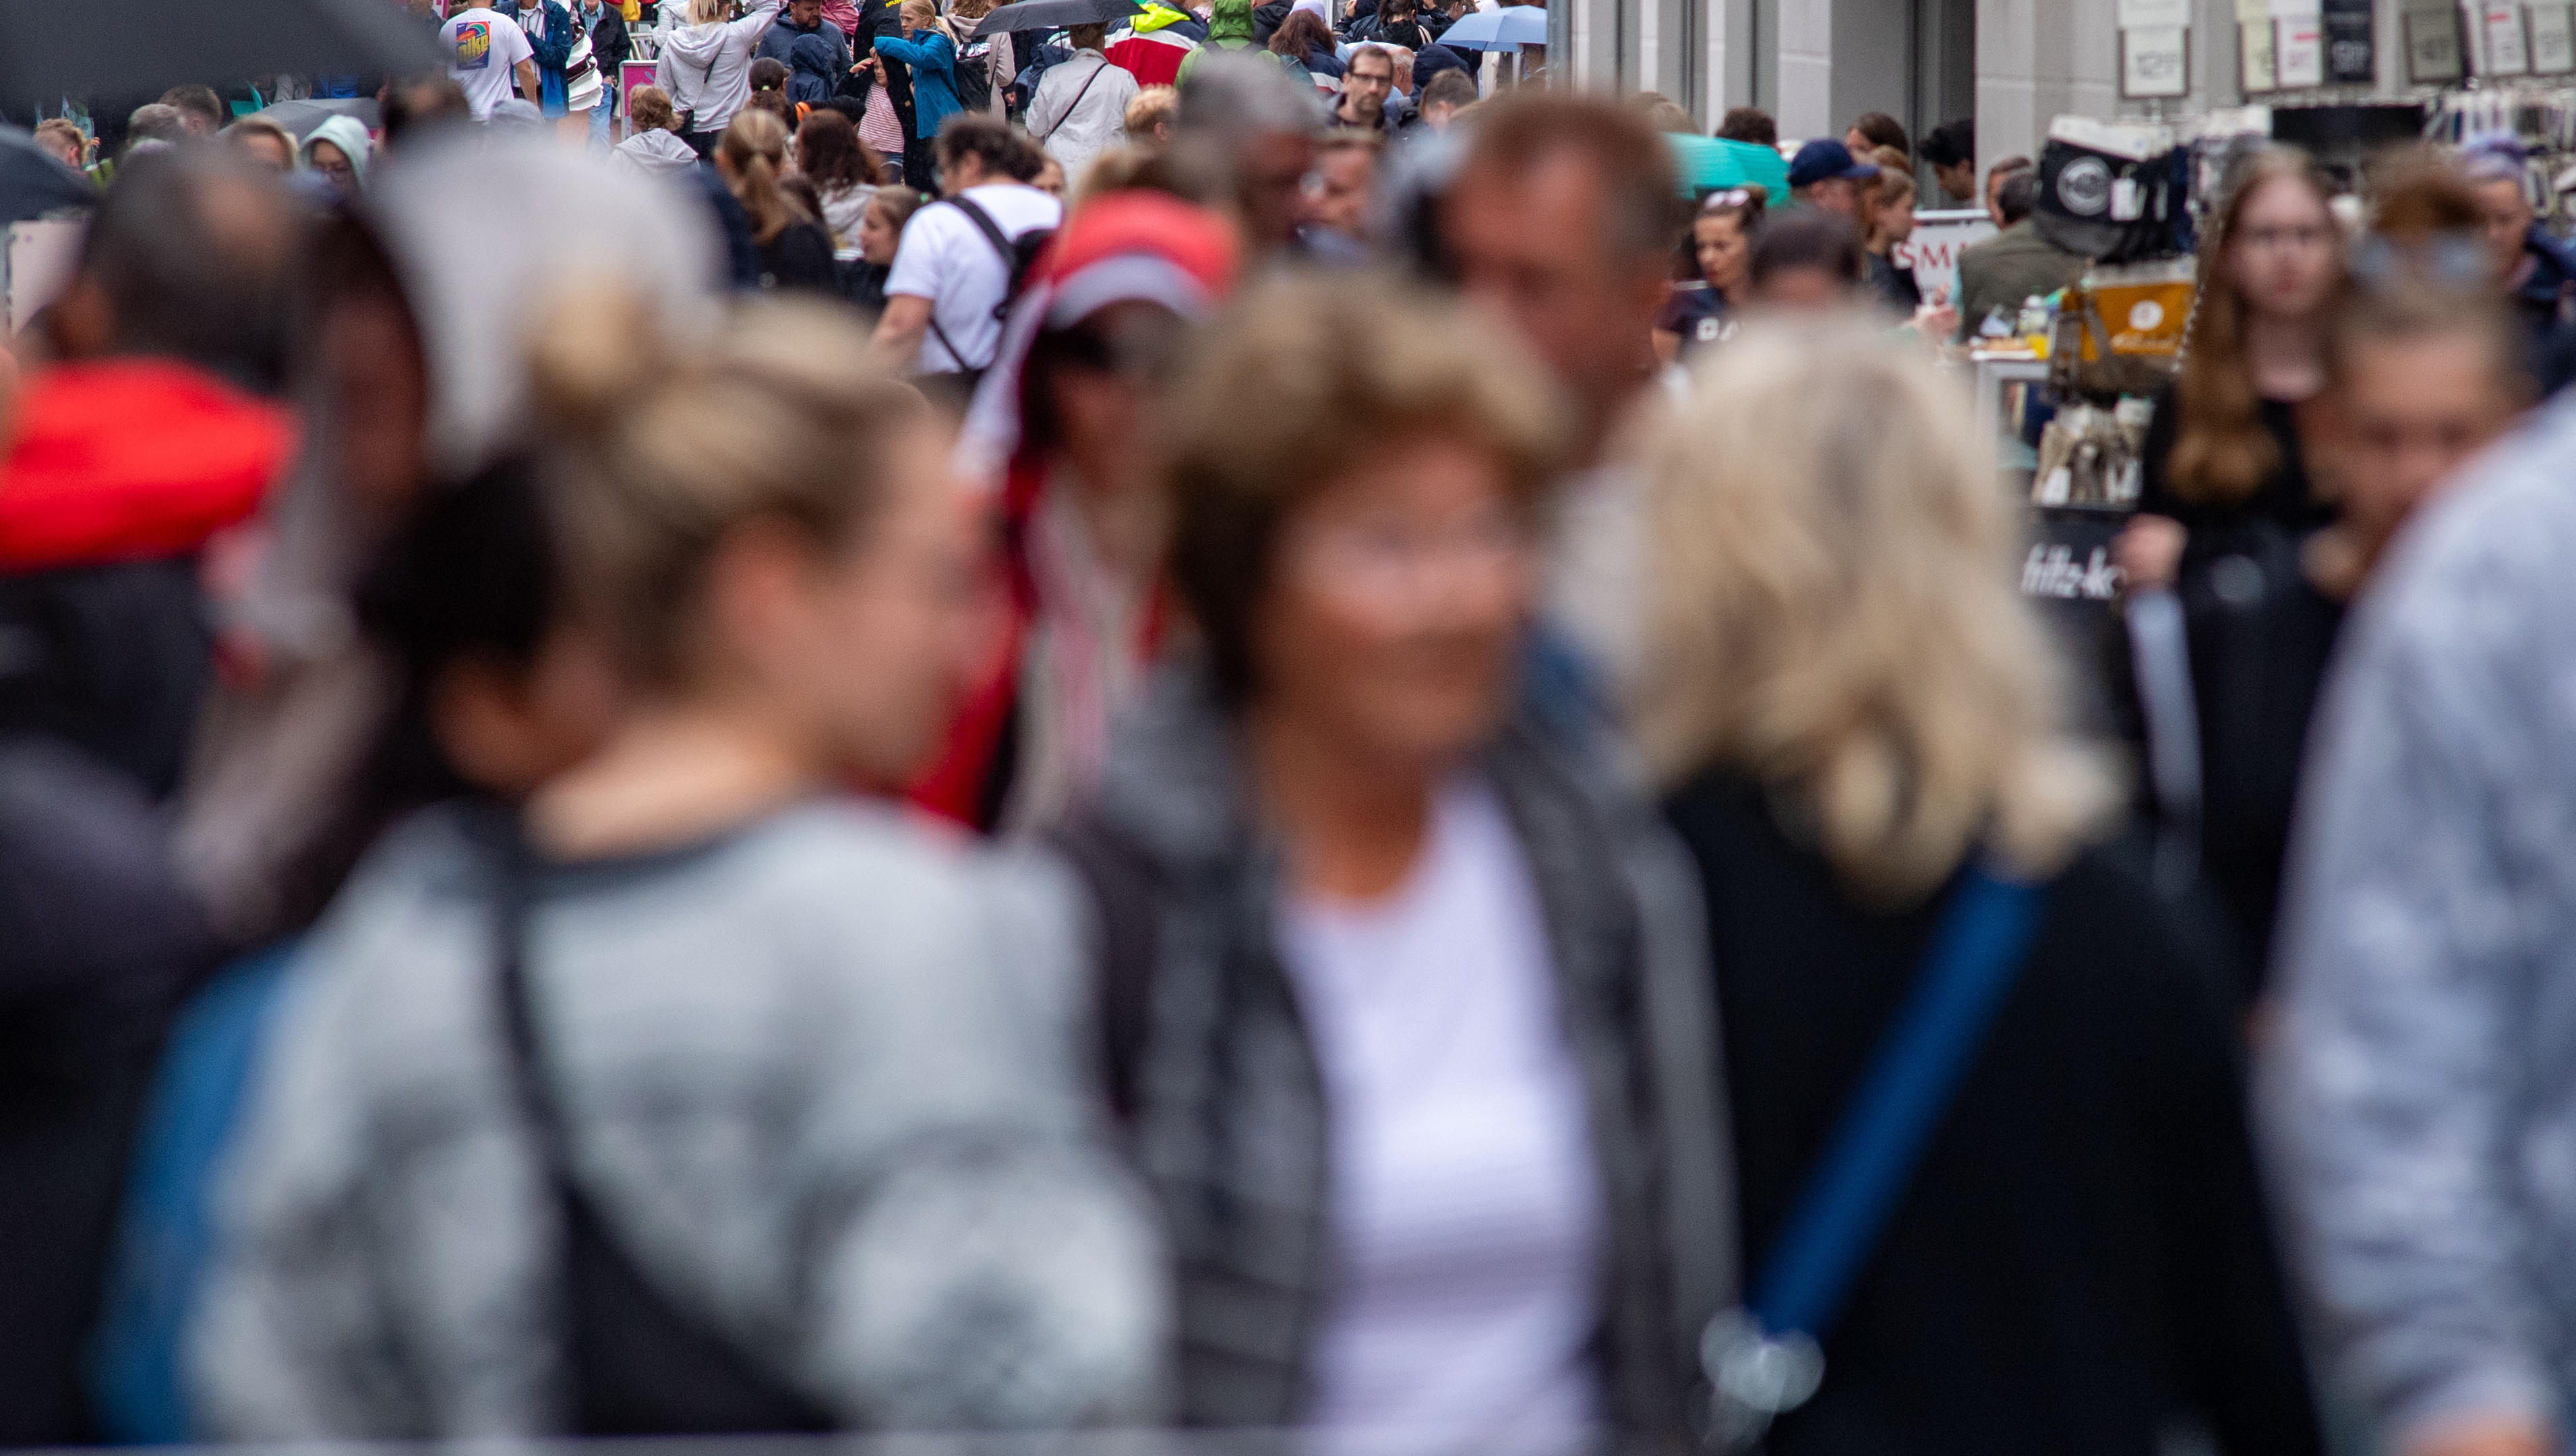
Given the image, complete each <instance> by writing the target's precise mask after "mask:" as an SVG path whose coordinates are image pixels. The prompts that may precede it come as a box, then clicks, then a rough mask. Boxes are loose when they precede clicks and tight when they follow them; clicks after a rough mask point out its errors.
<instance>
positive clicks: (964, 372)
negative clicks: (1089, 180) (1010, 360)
mask: <svg viewBox="0 0 2576 1456" xmlns="http://www.w3.org/2000/svg"><path fill="white" fill-rule="evenodd" d="M945 205H946V206H949V207H953V208H956V209H957V210H958V211H959V212H962V213H964V214H965V215H966V220H967V221H968V222H971V223H973V224H974V225H975V229H976V231H978V232H980V233H982V234H983V235H984V241H986V242H988V243H990V244H992V245H993V251H994V252H996V253H999V254H1001V255H1002V267H1003V268H1004V270H1005V271H1007V272H1008V273H1009V275H1010V281H1009V283H1008V284H1006V285H1005V286H1004V287H1003V289H1002V301H1001V302H999V303H996V304H994V305H993V319H994V322H996V323H1000V322H1005V321H1007V320H1008V319H1009V318H1010V315H1011V307H1012V305H1014V304H1016V303H1018V302H1019V301H1020V294H1021V292H1022V291H1023V290H1025V289H1026V288H1027V287H1028V282H1029V268H1030V265H1032V264H1034V263H1036V262H1037V260H1038V252H1039V250H1041V249H1043V248H1044V247H1046V245H1047V244H1048V243H1049V242H1050V241H1052V240H1053V239H1054V238H1055V229H1054V228H1031V229H1029V230H1028V231H1027V232H1024V233H1022V234H1020V235H1019V236H1018V237H1016V238H1014V237H1012V236H1011V235H1009V234H1008V233H1005V232H1003V231H1002V225H1001V224H1000V223H998V222H995V221H993V215H992V214H991V213H989V212H986V211H985V210H984V209H983V207H982V206H981V205H980V204H978V203H977V202H976V201H975V199H973V198H971V197H968V196H967V195H966V194H964V193H962V192H961V193H959V194H958V195H956V196H955V197H951V198H948V199H947V200H946V203H945ZM930 332H931V335H932V336H933V337H935V338H937V339H938V340H939V347H941V348H943V349H946V350H947V351H948V357H949V358H951V359H954V360H956V361H957V362H958V363H959V364H960V365H964V364H965V363H966V355H965V353H964V352H963V351H961V350H960V349H959V348H958V347H957V344H956V342H955V341H954V340H952V339H950V338H949V337H948V331H947V330H946V329H943V328H941V327H940V326H939V310H938V309H937V308H936V307H933V308H932V309H931V311H930ZM990 367H992V361H991V360H989V359H988V360H986V361H985V362H984V363H982V364H977V365H973V366H971V367H967V368H963V369H960V370H956V371H953V373H954V376H955V377H954V379H953V380H951V381H949V383H950V385H951V387H953V388H956V389H959V390H962V391H963V392H964V393H965V394H967V395H972V394H973V393H974V389H975V385H976V383H977V382H978V381H980V380H981V379H982V378H983V374H984V371H985V370H986V369H988V368H990ZM939 377H940V376H938V375H924V376H922V378H923V379H934V378H939ZM914 382H915V383H919V382H920V380H915V381H914Z"/></svg>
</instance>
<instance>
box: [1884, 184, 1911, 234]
mask: <svg viewBox="0 0 2576 1456" xmlns="http://www.w3.org/2000/svg"><path fill="white" fill-rule="evenodd" d="M1878 236H1879V238H1880V240H1881V241H1883V242H1889V243H1901V242H1904V241H1905V240H1906V239H1907V238H1910V237H1912V236H1914V194H1913V193H1911V192H1900V193H1898V194H1896V195H1895V196H1894V197H1892V198H1889V199H1887V200H1886V201H1884V202H1881V203H1880V204H1879V207H1878Z"/></svg>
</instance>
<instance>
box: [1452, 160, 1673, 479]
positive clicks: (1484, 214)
mask: <svg viewBox="0 0 2576 1456" xmlns="http://www.w3.org/2000/svg"><path fill="white" fill-rule="evenodd" d="M1605 200H1606V199H1604V197H1603V195H1602V187H1601V184H1600V182H1599V180H1598V179H1596V178H1595V177H1594V176H1593V174H1592V170H1591V167H1590V166H1589V164H1588V163H1587V162H1586V161H1585V160H1584V158H1583V157H1582V155H1581V154H1580V153H1576V152H1573V151H1571V150H1567V151H1561V152H1558V153H1557V154H1556V155H1555V156H1553V157H1550V158H1546V159H1544V160H1541V161H1539V162H1538V163H1537V164H1535V165H1533V166H1530V167H1528V168H1526V169H1525V170H1523V171H1522V172H1520V173H1519V174H1518V175H1508V174H1505V173H1503V172H1502V171H1501V170H1500V169H1498V168H1486V169H1484V170H1481V171H1478V172H1471V173H1469V174H1468V175H1466V176H1464V177H1461V178H1460V179H1459V181H1458V183H1457V185H1456V186H1455V187H1453V188H1451V189H1450V194H1449V199H1448V202H1447V204H1446V210H1445V213H1444V216H1443V219H1442V221H1443V225H1444V226H1443V231H1444V232H1445V233H1446V235H1447V243H1448V246H1449V251H1450V253H1451V255H1452V256H1453V257H1454V258H1455V259H1456V260H1457V264H1458V268H1459V271H1460V274H1461V275H1462V281H1463V282H1464V283H1465V285H1466V289H1467V294H1468V297H1469V298H1470V299H1472V300H1473V301H1474V302H1475V303H1476V304H1477V305H1478V306H1479V307H1482V308H1484V309H1485V310H1486V311H1488V312H1489V313H1491V314H1493V315H1494V316H1495V317H1496V318H1498V319H1500V320H1502V321H1503V322H1504V323H1505V324H1506V325H1508V326H1509V327H1511V328H1512V329H1513V330H1514V331H1516V332H1517V333H1519V335H1520V336H1521V338H1522V340H1523V341H1524V342H1526V343H1527V344H1528V345H1529V346H1530V347H1531V348H1532V349H1534V350H1536V351H1537V353H1538V354H1539V357H1541V358H1542V359H1545V360H1546V361H1547V363H1548V364H1549V366H1550V367H1551V368H1552V369H1553V370H1554V371H1555V373H1556V376H1557V380H1558V382H1559V383H1560V384H1561V385H1562V386H1563V387H1564V388H1565V389H1566V390H1567V391H1568V392H1569V393H1571V394H1572V395H1573V396H1574V397H1575V399H1576V401H1577V402H1578V403H1580V404H1581V405H1583V406H1584V410H1585V414H1586V415H1587V417H1588V418H1589V420H1590V423H1591V424H1592V426H1593V429H1594V431H1595V433H1596V434H1597V433H1598V432H1599V431H1600V430H1602V429H1604V428H1606V426H1607V424H1608V422H1609V419H1610V417H1611V416H1612V415H1613V414H1615V413H1616V411H1617V409H1618V408H1619V406H1620V405H1621V404H1623V403H1624V402H1625V401H1626V400H1627V398H1628V397H1629V395H1630V394H1631V393H1632V392H1634V391H1635V390H1636V388H1637V387H1638V386H1639V385H1641V384H1643V383H1644V382H1645V380H1646V378H1647V377H1648V371H1649V369H1650V368H1651V365H1652V363H1653V358H1654V356H1653V354H1652V353H1651V352H1650V351H1649V346H1648V344H1647V336H1648V335H1649V334H1650V333H1651V332H1652V331H1653V329H1654V325H1655V312H1656V310H1657V309H1658V308H1660V307H1661V306H1662V304H1663V298H1664V272H1665V259H1666V257H1668V256H1669V255H1658V256H1647V257H1642V258H1623V257H1620V256H1618V255H1617V254H1616V253H1614V252H1613V251H1612V249H1611V247H1610V244H1609V239H1608V238H1607V237H1605V236H1604V230H1605V227H1606V222H1605V219H1604V217H1603V211H1604V203H1605Z"/></svg>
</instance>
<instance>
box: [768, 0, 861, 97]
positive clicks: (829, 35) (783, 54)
mask: <svg viewBox="0 0 2576 1456" xmlns="http://www.w3.org/2000/svg"><path fill="white" fill-rule="evenodd" d="M850 18H851V23H852V24H856V23H857V21H858V13H857V12H856V11H852V12H851V16H850ZM807 36H814V37H816V38H819V39H821V40H823V41H825V42H827V43H828V49H827V50H826V51H825V53H824V58H825V60H826V61H827V62H828V66H827V69H828V71H829V73H830V76H831V83H832V90H837V89H839V87H840V84H841V78H842V77H843V76H846V75H848V74H849V73H850V37H849V35H848V34H847V33H846V32H844V31H843V30H842V29H841V28H840V26H838V25H836V24H834V23H833V22H832V20H831V18H830V17H829V16H826V17H823V18H821V19H818V20H816V21H815V22H814V28H813V29H812V30H799V29H797V28H796V23H795V22H794V21H792V20H789V19H788V18H787V17H786V15H784V14H781V15H780V16H779V17H778V23H777V24H776V25H773V26H771V27H770V28H769V33H768V34H767V35H764V36H762V37H761V38H760V46H759V48H758V49H757V50H754V51H753V52H752V57H753V58H754V59H755V60H756V59H758V58H760V57H762V56H767V57H768V58H769V59H771V60H773V61H776V62H778V63H779V64H780V65H782V66H785V67H786V68H787V69H788V70H790V71H793V70H795V69H796V43H797V42H798V41H800V40H803V39H805V38H806V37H807ZM823 94H824V95H825V96H829V95H830V94H831V90H827V91H825V92H824V93H823ZM788 99H789V100H791V101H793V100H797V99H799V98H796V97H793V96H791V97H789V98H788Z"/></svg>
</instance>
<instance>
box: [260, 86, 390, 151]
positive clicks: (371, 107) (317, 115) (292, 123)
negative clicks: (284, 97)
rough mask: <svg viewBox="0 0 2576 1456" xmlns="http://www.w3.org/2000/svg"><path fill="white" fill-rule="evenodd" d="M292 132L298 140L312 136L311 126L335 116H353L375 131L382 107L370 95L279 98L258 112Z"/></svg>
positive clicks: (382, 121)
mask: <svg viewBox="0 0 2576 1456" xmlns="http://www.w3.org/2000/svg"><path fill="white" fill-rule="evenodd" d="M258 114H259V115H261V116H264V117H266V118H268V119H269V120H270V121H273V122H276V123H277V124H278V125H279V126H282V127H284V128H286V129H287V130H288V131H290V132H293V133H294V134H295V139H296V140H297V141H299V142H300V141H302V140H304V139H305V138H306V137H309V136H311V135H313V128H315V127H317V126H320V125H321V124H322V123H324V122H326V121H328V120H330V119H331V118H332V117H335V116H354V117H356V118H357V119H358V124H359V125H360V126H363V127H365V128H366V129H367V130H369V131H374V130H376V129H377V128H378V127H381V126H383V125H384V124H385V122H384V108H383V107H380V106H378V105H377V104H376V98H374V97H372V96H316V97H313V98H312V99H310V100H304V101H280V102H278V103H277V104H276V105H274V106H265V107H262V108H260V111H259V113H258Z"/></svg>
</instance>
